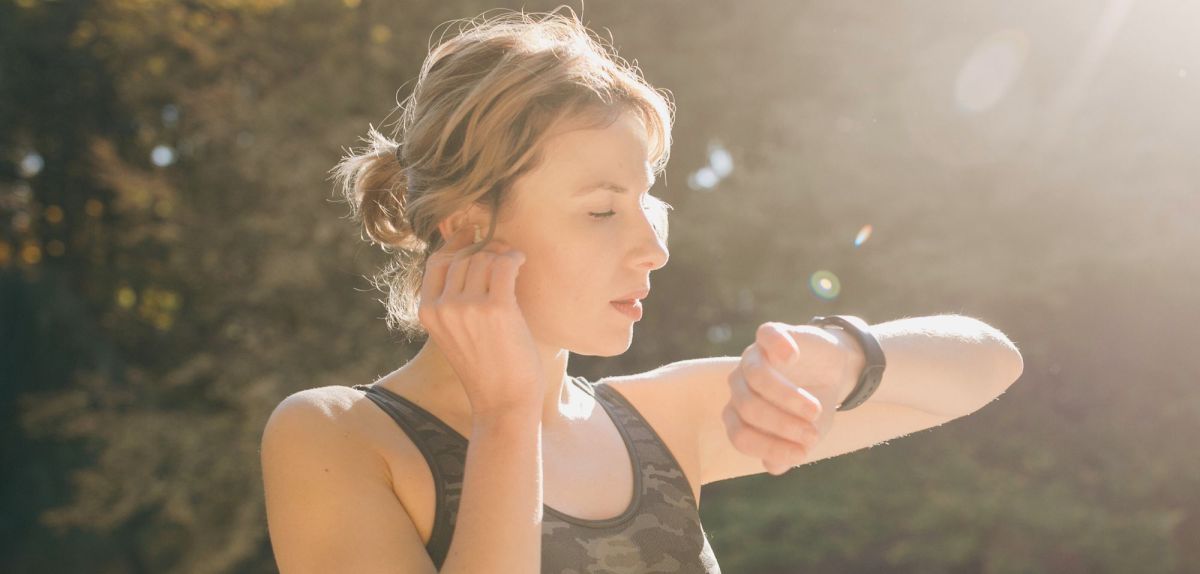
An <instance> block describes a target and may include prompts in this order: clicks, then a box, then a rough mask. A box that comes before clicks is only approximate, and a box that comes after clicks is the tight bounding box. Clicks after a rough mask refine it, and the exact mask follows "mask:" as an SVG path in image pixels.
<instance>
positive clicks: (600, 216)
mask: <svg viewBox="0 0 1200 574" xmlns="http://www.w3.org/2000/svg"><path fill="white" fill-rule="evenodd" d="M654 201H655V202H656V203H658V204H659V205H662V206H663V207H665V208H666V209H671V204H669V203H667V202H665V201H662V200H661V199H657V198H655V199H654ZM649 209H654V205H653V204H651V205H643V206H642V211H646V210H649ZM616 214H617V212H616V211H613V210H611V209H610V210H608V211H605V212H603V213H596V212H590V211H589V212H588V215H590V216H591V217H592V219H598V220H603V219H608V218H610V217H612V216H614V215H616Z"/></svg>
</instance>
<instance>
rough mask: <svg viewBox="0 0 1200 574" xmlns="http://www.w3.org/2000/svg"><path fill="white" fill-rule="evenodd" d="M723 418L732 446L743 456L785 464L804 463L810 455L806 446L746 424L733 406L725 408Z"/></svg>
mask: <svg viewBox="0 0 1200 574" xmlns="http://www.w3.org/2000/svg"><path fill="white" fill-rule="evenodd" d="M721 418H722V419H723V420H724V421H725V433H726V435H727V436H728V437H729V442H730V444H732V445H733V446H734V447H735V448H737V449H738V451H739V452H741V453H742V454H745V455H747V456H752V457H754V458H757V459H760V460H763V461H768V460H769V461H772V462H782V463H785V464H786V463H788V462H790V461H802V460H803V459H804V457H805V456H807V455H808V450H807V449H806V448H805V447H804V445H799V444H795V443H793V442H791V441H788V440H785V439H782V438H779V437H777V436H773V435H771V434H768V433H765V432H762V431H761V430H758V429H756V428H754V427H753V426H751V425H748V424H746V422H745V421H743V420H742V419H741V418H740V417H739V416H738V414H737V411H736V410H734V409H733V405H726V406H725V409H724V410H723V411H721Z"/></svg>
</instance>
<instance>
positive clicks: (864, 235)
mask: <svg viewBox="0 0 1200 574" xmlns="http://www.w3.org/2000/svg"><path fill="white" fill-rule="evenodd" d="M871 229H872V228H871V224H870V223H868V224H866V225H864V226H862V229H859V230H858V235H856V236H854V246H855V247H858V246H860V245H862V244H863V243H866V242H867V240H868V239H870V238H871Z"/></svg>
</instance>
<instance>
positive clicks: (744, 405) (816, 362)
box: [722, 323, 848, 476]
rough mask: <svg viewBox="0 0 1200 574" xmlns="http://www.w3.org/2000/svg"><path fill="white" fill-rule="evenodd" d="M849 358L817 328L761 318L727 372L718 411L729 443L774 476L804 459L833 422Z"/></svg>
mask: <svg viewBox="0 0 1200 574" xmlns="http://www.w3.org/2000/svg"><path fill="white" fill-rule="evenodd" d="M847 363H848V362H847V360H846V353H845V351H844V349H843V348H842V347H841V346H839V342H838V339H837V337H835V336H834V335H833V334H831V333H829V332H828V331H826V330H824V329H821V328H819V327H813V326H808V325H801V326H792V325H784V324H781V323H764V324H763V325H761V326H759V328H758V330H757V331H756V332H755V341H754V343H753V344H751V345H750V346H749V347H746V350H745V351H744V352H743V353H742V360H741V361H740V362H739V363H738V368H736V369H734V370H733V372H732V373H730V374H729V386H730V389H731V391H732V393H731V396H730V400H729V404H728V405H727V406H726V407H725V410H724V412H723V413H722V416H723V418H724V421H725V429H726V433H727V434H728V435H729V440H730V442H731V443H732V444H733V445H734V446H735V447H736V448H737V449H738V450H740V451H742V452H743V453H745V454H748V455H750V456H754V457H758V458H760V459H762V461H763V467H764V468H765V469H766V470H767V472H770V473H771V474H773V475H775V476H778V475H781V474H783V473H785V472H787V471H788V470H789V469H791V468H792V467H794V466H798V465H800V464H802V463H803V462H804V461H805V460H806V459H807V458H808V454H809V453H810V452H812V448H813V447H814V446H816V444H817V443H818V442H819V441H820V440H821V439H822V438H823V437H824V436H825V434H826V433H828V431H829V429H830V428H831V427H832V425H833V415H834V412H835V409H836V407H837V401H838V400H839V399H840V395H841V393H842V392H843V391H844V387H845V383H846V377H847Z"/></svg>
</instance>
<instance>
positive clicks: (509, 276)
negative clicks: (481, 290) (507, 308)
mask: <svg viewBox="0 0 1200 574" xmlns="http://www.w3.org/2000/svg"><path fill="white" fill-rule="evenodd" d="M524 264H525V254H524V253H522V252H520V251H517V250H515V249H513V250H510V251H507V252H505V253H502V254H500V255H499V256H498V257H497V258H496V261H495V262H493V263H492V273H491V282H490V284H489V285H488V296H489V297H491V298H493V300H494V301H496V302H498V303H515V302H516V300H517V275H518V274H520V272H521V267H522V266H523V265H524Z"/></svg>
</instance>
